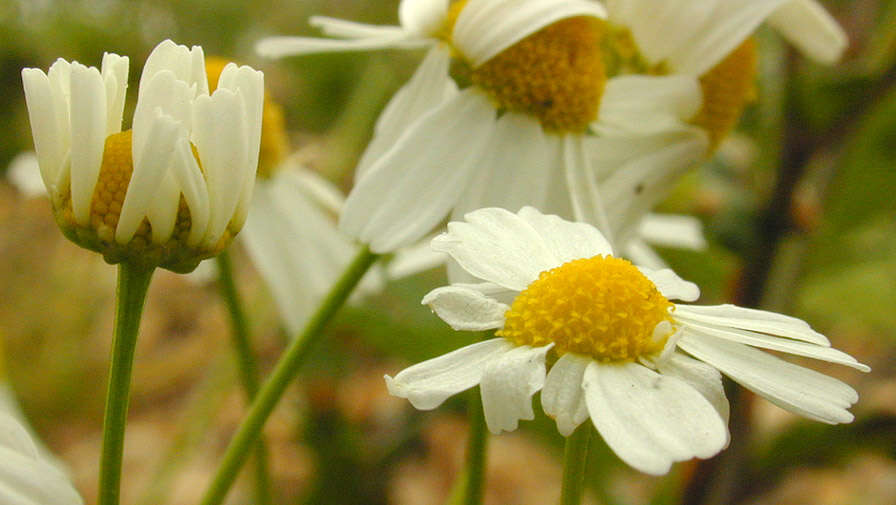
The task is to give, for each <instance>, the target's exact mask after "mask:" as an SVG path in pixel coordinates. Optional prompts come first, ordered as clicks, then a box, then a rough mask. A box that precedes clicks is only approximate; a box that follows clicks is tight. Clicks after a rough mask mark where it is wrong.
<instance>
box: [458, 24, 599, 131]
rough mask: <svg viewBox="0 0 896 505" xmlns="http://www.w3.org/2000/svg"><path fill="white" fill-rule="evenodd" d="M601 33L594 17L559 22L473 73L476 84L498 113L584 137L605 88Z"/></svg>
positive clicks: (547, 128)
mask: <svg viewBox="0 0 896 505" xmlns="http://www.w3.org/2000/svg"><path fill="white" fill-rule="evenodd" d="M602 31H603V25H602V23H601V22H600V21H599V20H597V19H594V18H590V17H574V18H567V19H563V20H560V21H557V22H556V23H553V24H551V25H549V26H547V27H545V28H542V29H541V30H539V31H537V32H535V33H533V34H532V35H530V36H528V37H526V38H525V39H523V40H521V41H519V42H517V43H516V44H514V45H512V46H510V47H509V48H507V49H505V50H504V51H502V52H501V53H499V54H498V55H497V56H495V57H494V58H492V59H490V60H488V61H487V62H485V63H483V64H482V65H480V66H478V67H476V68H474V69H472V72H471V79H472V82H473V84H475V85H476V86H478V87H480V88H481V89H483V90H485V91H486V93H488V95H489V96H490V97H491V98H492V99H493V100H494V101H495V102H496V104H497V105H498V107H499V108H501V109H503V110H508V111H514V112H522V113H525V114H529V115H532V116H535V117H537V118H538V120H539V121H540V122H541V124H542V126H543V127H544V128H545V129H546V130H548V131H554V132H574V133H582V132H584V131H585V130H586V129H587V128H588V125H589V124H590V123H591V122H592V121H594V120H595V119H596V118H597V111H598V107H599V105H600V98H601V95H602V94H603V89H604V84H605V83H606V75H605V73H604V66H603V62H602V60H601V49H600V40H601V35H602Z"/></svg>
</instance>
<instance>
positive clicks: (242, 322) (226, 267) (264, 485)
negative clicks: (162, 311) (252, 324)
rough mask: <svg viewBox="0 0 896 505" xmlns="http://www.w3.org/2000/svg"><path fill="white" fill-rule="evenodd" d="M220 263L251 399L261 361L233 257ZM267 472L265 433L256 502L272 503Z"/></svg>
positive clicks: (258, 451) (224, 256)
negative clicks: (256, 354) (251, 335)
mask: <svg viewBox="0 0 896 505" xmlns="http://www.w3.org/2000/svg"><path fill="white" fill-rule="evenodd" d="M216 261H217V264H218V284H219V286H220V288H221V296H222V297H223V298H224V301H225V303H226V304H227V311H228V313H229V314H230V327H231V331H230V335H231V342H232V344H233V350H234V352H235V353H236V361H237V367H238V369H239V374H240V379H241V381H242V383H243V389H244V390H245V391H246V399H247V400H248V401H249V402H250V403H251V402H252V400H254V399H255V395H256V394H257V393H258V365H257V363H256V361H255V356H254V353H253V352H252V344H251V342H250V339H249V323H248V320H247V318H246V313H245V311H244V310H243V304H242V299H241V298H240V295H239V292H238V291H237V289H236V283H235V282H234V280H233V263H232V262H231V261H230V253H228V252H227V251H224V252H222V253H221V254H219V255H218V256H217V258H216ZM268 475H269V472H268V454H267V446H266V445H265V441H264V437H263V436H262V435H259V436H258V442H257V443H256V447H255V503H256V505H270V504H271V503H273V500H272V498H271V489H270V485H269V483H270V478H269V476H268Z"/></svg>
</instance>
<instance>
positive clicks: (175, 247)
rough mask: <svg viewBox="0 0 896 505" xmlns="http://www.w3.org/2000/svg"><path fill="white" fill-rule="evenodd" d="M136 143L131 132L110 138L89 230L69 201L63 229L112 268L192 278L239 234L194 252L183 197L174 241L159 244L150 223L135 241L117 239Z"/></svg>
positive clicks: (142, 226) (140, 229)
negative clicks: (123, 265)
mask: <svg viewBox="0 0 896 505" xmlns="http://www.w3.org/2000/svg"><path fill="white" fill-rule="evenodd" d="M132 138H133V135H132V131H131V130H127V131H123V132H120V133H115V134H112V135H110V136H109V137H107V138H106V143H105V146H104V149H103V160H102V165H101V167H100V173H99V177H98V179H97V183H96V186H95V188H94V191H93V199H92V200H91V202H90V221H89V223H88V225H87V226H82V225H80V224H78V223H77V222H76V221H75V219H74V216H73V214H72V212H71V201H70V200H65V201H63V202H62V209H61V216H60V226H61V228H62V230H63V232H65V233H66V235H67V236H68V237H69V238H71V239H72V240H73V241H75V242H76V243H78V244H80V245H81V246H83V247H86V248H88V249H91V250H93V251H96V252H99V253H101V254H102V255H103V257H104V258H105V260H106V261H107V262H109V263H113V264H114V263H120V262H122V261H125V260H127V261H131V262H134V263H140V264H145V265H147V266H161V267H163V268H167V269H169V270H173V271H176V272H189V271H191V270H193V268H195V267H196V265H197V264H198V263H199V261H201V260H203V259H205V258H208V257H211V256H214V255H215V254H217V253H218V252H220V251H221V250H222V249H223V248H224V247H225V246H226V245H227V244H228V243H229V242H230V239H231V237H232V236H233V234H232V233H231V232H230V230H227V231H226V232H225V233H224V237H222V239H221V241H219V242H218V244H215V246H213V247H211V248H207V247H206V248H202V247H198V246H197V247H190V246H189V245H188V244H187V237H188V236H189V234H190V230H191V228H192V220H191V218H190V209H189V207H188V206H187V203H186V200H184V198H183V196H181V198H180V202H179V203H180V204H179V207H178V212H177V218H176V221H175V225H174V230H173V232H172V233H171V236H170V237H168V238H166V239H164V240H162V241H159V240H155V239H154V238H153V236H152V225H151V224H150V223H149V221H148V220H147V219H145V218H144V219H143V221H142V222H141V223H140V225H139V227H138V228H137V231H136V233H135V234H134V236H133V237H132V238H131V239H130V240H128V241H127V242H126V243H124V244H120V243H119V242H118V241H117V240H116V239H115V230H116V229H117V227H118V220H119V218H120V217H121V209H122V206H123V204H124V199H125V196H126V194H127V190H128V184H129V183H130V181H131V175H132V174H133V171H134V160H133V157H132V154H131V152H132V151H131V149H132V147H131V146H132ZM195 154H196V152H195V149H194V155H195ZM197 160H198V157H197Z"/></svg>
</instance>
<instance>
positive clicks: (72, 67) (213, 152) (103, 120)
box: [22, 40, 263, 272]
mask: <svg viewBox="0 0 896 505" xmlns="http://www.w3.org/2000/svg"><path fill="white" fill-rule="evenodd" d="M22 81H23V83H24V86H25V98H26V101H27V104H28V113H29V117H30V120H31V129H32V133H33V136H34V146H35V151H36V153H37V159H38V164H39V166H40V172H41V176H42V178H43V182H44V185H45V186H46V188H47V191H48V193H49V195H50V198H51V201H52V204H53V210H54V213H55V215H56V220H57V222H58V223H59V226H60V228H61V229H62V231H63V233H65V235H66V236H67V237H68V238H70V239H71V240H73V241H74V242H76V243H77V244H79V245H81V246H83V247H86V248H88V249H91V250H94V251H97V252H100V253H102V254H103V256H104V257H105V259H106V261H108V262H110V263H118V262H121V261H125V260H128V261H135V262H139V263H142V264H146V265H149V266H162V267H164V268H168V269H170V270H174V271H177V272H188V271H190V270H192V269H193V268H195V266H196V264H197V263H198V262H199V261H200V260H201V259H203V258H207V257H210V256H213V255H215V254H217V253H218V252H220V251H221V250H222V249H223V248H224V247H225V246H226V245H227V244H228V243H229V242H230V240H231V239H232V237H233V236H234V235H236V233H237V232H238V231H239V230H240V228H241V227H242V225H243V222H244V221H245V218H246V213H247V211H248V202H249V200H250V198H251V194H252V186H253V182H254V177H253V175H254V172H255V167H256V165H257V160H258V145H259V137H260V134H261V110H262V92H263V91H262V90H263V76H262V74H261V72H257V71H255V70H253V69H251V68H249V67H237V66H236V65H232V64H231V65H229V66H228V67H227V68H225V69H224V71H223V72H222V73H221V78H220V80H219V82H218V89H217V90H216V91H215V92H214V93H211V94H209V89H208V83H207V82H206V76H205V66H204V57H203V53H202V48H200V47H198V46H194V47H193V48H192V49H188V48H187V47H185V46H179V45H176V44H175V43H174V42H171V41H170V40H166V41H164V42H162V43H161V44H159V45H158V46H157V47H156V48H155V49H153V51H152V53H151V54H150V55H149V58H148V59H147V61H146V64H145V65H144V70H143V74H142V76H141V78H140V86H139V90H138V91H139V92H138V98H137V105H136V109H135V111H134V118H133V127H132V129H131V130H126V131H121V123H122V111H123V109H124V100H125V91H126V88H127V82H128V58H127V57H122V56H118V55H116V54H110V53H106V54H105V55H104V56H103V64H102V69H101V70H99V69H97V68H95V67H87V66H84V65H82V64H80V63H78V62H71V63H69V62H68V61H65V60H62V59H59V60H57V61H56V62H55V63H54V64H53V65H52V66H51V67H50V70H49V72H47V73H44V72H43V71H42V70H39V69H34V68H26V69H24V70H22Z"/></svg>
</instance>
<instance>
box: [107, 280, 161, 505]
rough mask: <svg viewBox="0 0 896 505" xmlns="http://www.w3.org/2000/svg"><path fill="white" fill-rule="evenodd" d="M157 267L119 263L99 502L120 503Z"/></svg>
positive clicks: (111, 504) (108, 504)
mask: <svg viewBox="0 0 896 505" xmlns="http://www.w3.org/2000/svg"><path fill="white" fill-rule="evenodd" d="M153 271H154V268H146V267H145V266H139V265H135V264H130V263H121V264H119V266H118V287H117V289H116V302H115V334H114V338H113V342H112V364H111V366H110V369H109V388H108V390H107V393H106V413H105V418H104V420H103V450H102V455H101V457H100V484H99V499H98V503H99V505H118V501H119V495H120V494H121V459H122V451H123V450H124V428H125V424H126V422H127V415H128V400H129V398H130V387H131V370H132V368H133V364H134V349H135V347H136V344H137V332H138V331H139V329H140V317H141V315H142V314H143V302H144V301H145V300H146V291H147V290H148V289H149V281H150V279H152V273H153Z"/></svg>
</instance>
